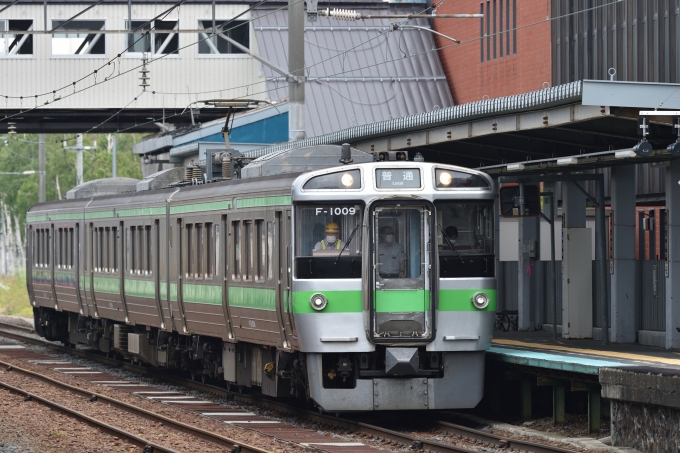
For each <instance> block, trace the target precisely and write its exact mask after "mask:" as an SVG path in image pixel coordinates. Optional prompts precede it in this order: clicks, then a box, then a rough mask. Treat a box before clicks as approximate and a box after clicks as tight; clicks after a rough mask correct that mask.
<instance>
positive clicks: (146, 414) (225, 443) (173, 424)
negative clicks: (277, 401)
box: [0, 360, 268, 453]
mask: <svg viewBox="0 0 680 453" xmlns="http://www.w3.org/2000/svg"><path fill="white" fill-rule="evenodd" d="M0 365H2V366H5V367H7V370H9V371H16V372H19V373H21V374H24V375H26V376H30V377H32V378H34V379H38V380H41V381H43V382H46V383H48V384H50V385H52V386H54V387H58V388H60V389H62V390H68V391H70V392H73V393H76V394H79V395H82V396H84V397H86V398H90V400H91V401H93V402H95V401H96V402H99V401H102V402H105V403H107V404H109V405H111V406H113V407H115V408H117V409H120V410H123V411H125V412H128V413H131V414H133V415H136V416H139V417H142V418H145V419H147V420H151V421H153V422H156V423H162V424H163V425H165V426H167V427H169V428H172V429H174V430H175V431H179V432H182V433H185V434H190V435H192V436H194V437H198V438H199V439H203V440H206V441H208V442H211V443H213V444H215V445H218V446H220V447H226V448H228V449H234V448H236V447H240V448H241V451H242V452H244V453H268V452H267V450H264V449H261V448H258V447H254V446H251V445H247V444H243V443H241V442H239V441H236V440H233V439H230V438H228V437H224V436H221V435H219V434H215V433H211V432H210V431H206V430H204V429H201V428H196V427H193V426H191V425H187V424H185V423H182V422H178V421H176V420H173V419H171V418H168V417H165V416H163V415H159V414H155V413H153V412H150V411H147V410H145V409H142V408H139V407H136V406H133V405H132V404H128V403H125V402H123V401H119V400H117V399H115V398H111V397H109V396H106V395H102V394H99V393H96V392H90V391H87V390H84V389H81V388H79V387H74V386H72V385H69V384H66V383H65V382H61V381H58V380H56V379H52V378H50V377H47V376H43V375H42V374H40V373H36V372H34V371H31V370H26V369H24V368H21V367H17V366H16V365H12V364H11V363H6V362H3V361H1V360H0Z"/></svg>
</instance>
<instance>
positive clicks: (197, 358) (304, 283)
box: [27, 150, 497, 412]
mask: <svg viewBox="0 0 680 453" xmlns="http://www.w3.org/2000/svg"><path fill="white" fill-rule="evenodd" d="M318 152H319V151H318V150H317V154H318ZM293 154H294V153H293ZM321 154H323V153H321ZM297 156H298V157H300V156H302V159H298V160H297V161H296V159H295V156H294V155H292V154H290V153H289V154H288V155H287V156H285V157H283V158H282V160H281V162H283V164H284V165H281V166H280V167H279V168H287V169H288V170H287V171H290V167H291V162H297V164H295V166H294V168H296V169H298V170H302V171H304V172H303V173H286V172H285V171H279V172H278V174H276V173H277V172H276V171H271V172H270V171H269V170H266V168H265V167H264V166H262V165H260V167H259V168H258V161H254V162H253V163H252V164H250V166H246V167H244V168H243V170H244V171H243V174H244V175H247V174H248V172H247V171H245V170H246V169H248V168H249V167H252V168H257V169H258V170H257V172H251V175H252V177H244V178H243V179H233V180H228V181H222V182H215V183H209V184H198V185H195V184H194V185H186V186H182V185H175V186H174V187H168V188H163V189H156V190H141V191H137V192H133V193H119V194H114V195H102V196H89V197H85V198H74V199H70V200H64V201H55V202H48V203H42V204H38V205H35V206H33V207H32V208H31V209H30V210H29V212H28V214H27V248H28V253H27V280H28V290H29V297H30V300H31V303H32V305H33V307H34V314H35V325H36V330H37V332H38V333H39V334H40V335H42V336H44V337H46V338H48V339H50V340H55V341H62V342H65V343H71V344H86V345H89V346H90V347H92V348H96V349H99V350H101V351H103V352H106V353H111V354H114V353H115V354H117V355H120V356H123V357H125V358H127V359H131V360H133V361H138V362H147V363H150V364H152V365H154V366H158V367H166V368H173V369H178V370H184V371H186V372H188V373H191V375H192V376H193V377H195V378H200V379H203V380H207V379H210V380H213V381H220V382H223V383H224V384H225V385H227V386H231V387H238V388H239V389H241V388H244V387H252V388H256V389H257V390H258V391H261V392H262V393H263V394H266V395H270V396H273V397H298V398H304V399H308V400H311V401H312V402H313V403H314V404H315V405H316V406H318V407H319V408H320V409H321V410H325V411H329V412H341V411H371V410H407V409H409V410H410V409H415V410H422V409H452V408H471V407H474V406H475V405H477V403H478V402H479V401H480V399H481V398H482V394H483V383H484V354H485V350H486V349H487V348H488V347H489V346H490V343H491V336H492V331H493V325H494V314H495V310H496V278H495V252H494V251H495V242H494V241H495V238H494V231H495V226H494V222H495V220H494V219H495V217H496V216H495V212H496V210H497V207H495V206H496V205H495V201H496V192H495V190H494V185H493V181H492V179H491V178H490V177H488V176H487V175H485V174H483V173H480V172H477V171H474V170H469V169H465V168H460V167H454V166H450V165H442V164H436V163H425V162H422V161H391V160H385V161H372V160H373V156H371V155H369V154H365V153H361V152H359V151H356V150H353V152H352V158H353V159H354V161H355V162H357V163H350V164H345V165H340V166H338V165H337V164H336V166H330V167H329V166H328V164H327V163H326V164H325V165H320V166H319V165H317V166H314V165H313V163H314V159H313V158H312V156H311V155H309V156H308V157H307V158H305V157H304V153H302V154H300V153H298V155H297ZM334 159H335V160H334V162H337V155H335V158H334ZM275 160H276V159H272V158H271V157H270V158H267V159H264V160H263V161H266V162H267V164H272V162H275ZM327 161H328V159H326V162H327ZM319 167H325V168H321V169H318V168H319ZM305 170H306V171H305ZM194 183H195V181H194ZM329 225H330V227H329ZM327 236H335V237H336V238H337V240H335V241H334V238H333V237H328V239H329V242H324V241H326V238H327Z"/></svg>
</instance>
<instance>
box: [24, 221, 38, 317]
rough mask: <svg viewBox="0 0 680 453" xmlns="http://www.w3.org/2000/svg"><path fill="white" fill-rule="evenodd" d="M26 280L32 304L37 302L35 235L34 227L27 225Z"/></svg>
mask: <svg viewBox="0 0 680 453" xmlns="http://www.w3.org/2000/svg"><path fill="white" fill-rule="evenodd" d="M26 245H27V247H26V249H27V250H26V282H28V285H26V286H27V287H28V298H29V300H30V302H31V304H33V303H36V302H35V295H34V294H33V266H35V237H34V236H33V227H32V226H28V225H27V226H26Z"/></svg>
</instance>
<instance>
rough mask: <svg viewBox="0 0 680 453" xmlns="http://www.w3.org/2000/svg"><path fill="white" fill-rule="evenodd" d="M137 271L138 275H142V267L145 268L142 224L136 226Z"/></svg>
mask: <svg viewBox="0 0 680 453" xmlns="http://www.w3.org/2000/svg"><path fill="white" fill-rule="evenodd" d="M137 236H138V240H137V273H138V274H139V275H142V274H143V273H144V269H146V253H145V252H146V245H145V242H146V241H145V235H144V227H143V226H138V227H137Z"/></svg>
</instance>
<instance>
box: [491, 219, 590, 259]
mask: <svg viewBox="0 0 680 453" xmlns="http://www.w3.org/2000/svg"><path fill="white" fill-rule="evenodd" d="M588 214H589V215H588V216H587V217H586V228H590V234H591V235H592V241H591V244H592V247H591V259H592V260H594V259H595V214H594V213H593V214H592V215H590V213H588ZM550 246H551V244H550V225H549V224H548V222H546V221H545V220H543V219H541V243H540V255H541V261H550ZM499 259H500V260H501V261H519V219H506V218H501V219H500V253H499ZM561 259H562V217H561V216H557V217H555V260H557V261H560V260H561Z"/></svg>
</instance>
